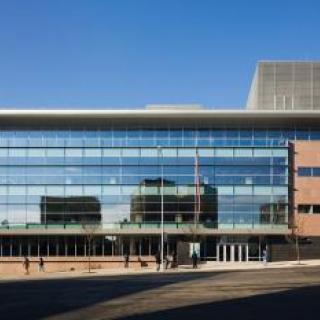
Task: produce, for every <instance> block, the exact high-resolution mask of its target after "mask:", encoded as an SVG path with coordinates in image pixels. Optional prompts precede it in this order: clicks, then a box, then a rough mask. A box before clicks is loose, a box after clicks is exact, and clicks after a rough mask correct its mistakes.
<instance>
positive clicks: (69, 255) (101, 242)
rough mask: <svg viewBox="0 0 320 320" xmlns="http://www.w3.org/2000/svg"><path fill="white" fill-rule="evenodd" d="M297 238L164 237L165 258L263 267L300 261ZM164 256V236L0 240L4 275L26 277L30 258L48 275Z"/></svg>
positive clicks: (308, 252)
mask: <svg viewBox="0 0 320 320" xmlns="http://www.w3.org/2000/svg"><path fill="white" fill-rule="evenodd" d="M296 249H297V247H296V242H295V239H293V238H290V237H288V236H271V235H198V236H197V237H193V236H191V235H174V234H172V235H168V234H165V237H164V259H165V260H167V259H168V260H169V259H170V260H171V264H170V265H171V266H172V265H175V266H179V265H188V264H191V263H192V261H191V255H192V252H193V251H196V252H197V255H198V261H199V263H201V264H206V263H209V262H217V263H219V262H222V263H228V262H237V263H245V262H259V261H262V260H263V257H264V254H265V253H267V259H268V261H285V260H287V261H289V260H296V258H297V250H296ZM158 252H161V236H160V235H136V234H135V235H93V236H92V237H90V238H88V236H85V235H82V234H74V235H41V236H40V235H38V236H36V235H32V236H31V235H20V236H16V235H2V236H0V273H7V272H9V273H10V272H11V273H12V272H13V273H15V272H17V273H21V272H23V268H22V262H23V260H24V257H28V258H29V260H30V262H31V269H33V270H34V271H36V270H37V268H38V263H39V259H40V257H42V258H43V259H44V261H45V265H46V271H53V272H54V271H73V270H84V269H87V268H88V260H89V259H90V261H91V263H92V266H91V267H92V268H96V269H105V268H123V267H124V266H125V256H129V265H128V267H129V268H137V269H141V268H155V264H156V261H155V256H156V254H157V253H158ZM299 253H300V258H301V259H319V258H320V239H319V238H303V239H299Z"/></svg>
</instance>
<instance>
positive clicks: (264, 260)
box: [262, 249, 268, 266]
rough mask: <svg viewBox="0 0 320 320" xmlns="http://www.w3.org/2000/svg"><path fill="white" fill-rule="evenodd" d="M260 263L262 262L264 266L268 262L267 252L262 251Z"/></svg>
mask: <svg viewBox="0 0 320 320" xmlns="http://www.w3.org/2000/svg"><path fill="white" fill-rule="evenodd" d="M262 261H263V265H264V266H266V265H267V262H268V257H267V250H266V249H264V250H263V251H262Z"/></svg>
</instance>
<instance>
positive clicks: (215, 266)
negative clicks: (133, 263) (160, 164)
mask: <svg viewBox="0 0 320 320" xmlns="http://www.w3.org/2000/svg"><path fill="white" fill-rule="evenodd" d="M315 266H320V260H303V261H301V262H300V264H298V263H297V261H281V262H269V263H267V265H264V264H263V263H262V262H243V263H239V262H208V263H206V264H201V265H199V267H198V268H197V269H192V266H189V265H188V266H187V265H186V266H179V268H175V269H168V270H164V271H163V273H165V274H175V273H187V272H215V271H219V272H221V271H237V270H239V271H244V270H259V269H261V270H263V269H280V268H301V267H315ZM161 273H162V272H157V271H156V270H155V269H154V268H143V269H125V268H122V269H94V270H92V271H91V273H89V272H88V271H87V270H82V271H67V272H44V273H32V274H30V275H12V274H11V275H4V274H0V281H12V280H41V279H67V278H79V277H95V276H124V275H143V274H161Z"/></svg>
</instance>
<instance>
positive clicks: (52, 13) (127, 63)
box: [0, 0, 320, 108]
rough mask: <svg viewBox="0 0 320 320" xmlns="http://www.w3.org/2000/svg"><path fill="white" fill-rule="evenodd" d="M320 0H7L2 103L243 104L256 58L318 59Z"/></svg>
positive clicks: (1, 32) (0, 12) (1, 1)
mask: <svg viewBox="0 0 320 320" xmlns="http://www.w3.org/2000/svg"><path fill="white" fill-rule="evenodd" d="M319 12H320V1H316V0H314V1H311V0H304V1H300V0H299V1H295V0H291V1H286V0H277V1H275V0H268V1H259V0H241V1H240V0H233V1H231V0H223V1H222V0H221V1H216V0H211V1H209V0H193V1H191V0H161V1H160V0H159V1H155V0H127V1H126V0H99V1H98V0H87V1H83V0H75V1H73V0H63V1H61V0H52V1H50V0H38V1H35V0H28V1H23V0H20V1H18V0H7V1H5V0H0V107H1V108H4V107H12V108H42V107H44V108H110V107H115V108H120V107H123V108H128V107H130V108H137V107H143V106H144V105H145V104H163V103H172V104H175V103H189V104H193V103H198V104H202V105H205V106H207V107H228V108H239V107H242V106H244V105H245V102H246V98H247V94H248V90H249V86H250V82H251V78H252V74H253V71H254V68H255V64H256V61H257V60H268V59H276V60H283V59H289V60H293V59H298V60H310V59H320V41H319V39H320V18H319Z"/></svg>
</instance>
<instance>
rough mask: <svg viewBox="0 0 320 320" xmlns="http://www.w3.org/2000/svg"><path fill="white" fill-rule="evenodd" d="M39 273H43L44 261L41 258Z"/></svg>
mask: <svg viewBox="0 0 320 320" xmlns="http://www.w3.org/2000/svg"><path fill="white" fill-rule="evenodd" d="M39 272H44V260H43V258H42V257H40V259H39Z"/></svg>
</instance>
